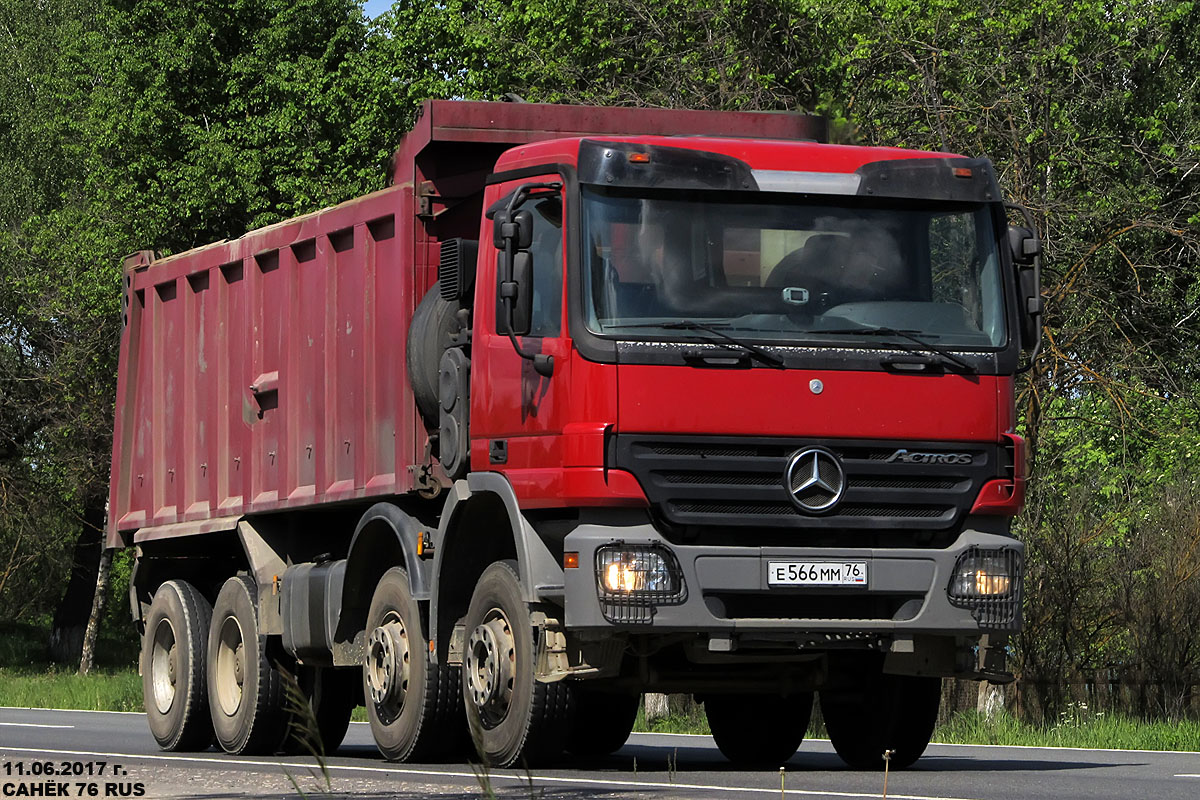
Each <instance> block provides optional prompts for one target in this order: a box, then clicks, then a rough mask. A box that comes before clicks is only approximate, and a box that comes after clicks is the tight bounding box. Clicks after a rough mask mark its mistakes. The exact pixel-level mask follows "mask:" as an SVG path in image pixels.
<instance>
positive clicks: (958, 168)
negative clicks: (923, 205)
mask: <svg viewBox="0 0 1200 800" xmlns="http://www.w3.org/2000/svg"><path fill="white" fill-rule="evenodd" d="M856 173H857V174H858V176H859V177H860V178H861V181H860V183H859V185H858V194H860V195H867V196H870V197H901V198H912V199H918V200H949V201H952V202H964V203H990V202H994V201H996V200H999V199H1000V187H999V186H998V185H997V184H996V177H995V170H993V169H992V162H991V161H989V160H988V159H986V158H897V159H890V160H888V161H873V162H871V163H870V164H863V165H862V166H861V167H859V168H858V170H857V171H856Z"/></svg>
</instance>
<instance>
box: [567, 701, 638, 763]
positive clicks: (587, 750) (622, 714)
mask: <svg viewBox="0 0 1200 800" xmlns="http://www.w3.org/2000/svg"><path fill="white" fill-rule="evenodd" d="M574 694H575V697H574V701H575V713H574V714H573V715H572V717H573V718H572V720H571V734H570V736H568V737H567V751H568V752H570V753H574V754H575V755H577V756H606V755H608V754H609V753H615V752H616V751H617V750H620V749H621V746H622V745H624V744H625V742H626V740H627V739H629V732H630V731H632V730H633V723H634V721H635V720H636V719H637V712H638V704H639V702H640V701H641V695H637V694H613V693H609V692H598V691H596V690H594V689H585V688H582V687H579V686H576V687H574Z"/></svg>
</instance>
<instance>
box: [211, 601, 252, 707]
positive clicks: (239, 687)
mask: <svg viewBox="0 0 1200 800" xmlns="http://www.w3.org/2000/svg"><path fill="white" fill-rule="evenodd" d="M214 671H215V675H216V681H215V683H216V686H215V687H214V689H215V690H216V695H217V704H218V705H219V706H220V707H221V711H222V712H223V713H224V714H225V715H226V716H230V717H232V716H233V715H234V714H236V713H237V712H238V709H239V708H240V707H241V705H242V692H243V690H244V689H245V682H246V640H245V638H244V637H243V636H242V626H241V625H240V624H239V623H238V621H237V618H236V617H234V616H233V615H230V616H227V617H226V618H225V619H224V620H223V621H222V622H221V627H220V629H219V631H218V639H217V663H216V666H215V670H214Z"/></svg>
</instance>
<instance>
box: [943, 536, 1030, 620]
mask: <svg viewBox="0 0 1200 800" xmlns="http://www.w3.org/2000/svg"><path fill="white" fill-rule="evenodd" d="M1023 567H1024V556H1023V555H1022V553H1021V551H1020V550H1018V549H1015V548H1010V547H1003V548H995V549H988V550H985V549H982V548H979V547H972V548H969V549H968V550H967V551H966V552H965V553H963V554H962V555H960V556H959V557H958V561H957V562H955V564H954V574H953V575H952V576H951V577H950V585H949V587H947V594H948V595H949V596H950V602H951V603H952V604H954V605H956V606H958V607H960V608H969V609H971V612H972V616H974V617H975V619H976V620H977V621H978V622H979V624H980V626H982V627H991V628H1004V627H1014V626H1016V624H1017V622H1018V620H1019V619H1020V611H1021V573H1022V570H1023Z"/></svg>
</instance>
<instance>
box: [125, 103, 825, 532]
mask: <svg viewBox="0 0 1200 800" xmlns="http://www.w3.org/2000/svg"><path fill="white" fill-rule="evenodd" d="M613 133H631V134H649V133H681V134H690V135H698V134H720V135H726V136H760V137H770V138H819V137H820V135H821V133H822V128H821V126H820V122H819V121H818V120H814V119H813V118H810V117H803V116H799V115H786V114H784V115H770V114H767V115H763V114H748V113H730V114H725V113H713V112H692V111H684V112H677V111H666V110H644V109H599V108H588V107H573V106H552V105H537V104H507V103H475V102H451V101H430V102H426V103H425V105H424V106H423V107H422V110H421V114H420V115H419V117H418V119H417V123H416V125H415V126H414V128H413V130H412V131H411V132H410V133H409V134H408V135H407V136H405V137H404V139H403V140H402V142H401V145H400V148H399V149H398V150H397V152H396V157H395V167H394V173H393V175H392V178H393V185H392V186H390V187H388V188H387V189H384V190H382V191H379V192H375V193H373V194H370V195H366V196H363V197H360V198H356V199H354V200H351V201H348V202H346V203H343V204H341V205H338V206H334V207H332V208H327V209H324V210H321V211H318V212H315V213H312V214H307V215H304V216H302V217H297V218H294V219H290V220H286V221H284V222H280V223H278V224H275V225H272V226H269V227H267V228H262V229H260V230H256V231H252V232H250V233H247V234H245V235H243V236H241V237H240V238H237V239H232V240H226V241H221V242H216V243H214V244H210V245H206V246H203V247H200V248H197V249H194V250H190V251H187V252H184V253H180V254H177V255H174V256H170V257H168V258H162V259H156V258H155V257H154V255H153V253H151V252H150V251H142V252H140V253H137V254H134V255H133V256H130V257H129V258H128V259H126V262H125V279H126V285H125V323H126V324H125V328H124V331H123V333H122V338H121V350H120V368H119V374H118V382H117V400H116V422H115V431H114V442H113V459H112V476H111V489H110V501H109V523H108V539H107V541H108V544H109V546H117V545H120V544H123V543H124V544H129V543H131V542H135V541H142V540H145V539H150V538H160V537H166V536H173V535H182V534H188V533H198V532H202V531H205V530H214V529H222V528H231V527H233V525H234V524H235V522H236V520H237V519H238V518H240V517H243V516H245V515H247V514H254V513H258V512H272V511H279V510H285V509H296V508H302V507H305V506H312V505H317V504H324V503H334V502H342V501H351V500H358V499H363V498H367V497H372V496H380V495H389V494H400V493H404V492H409V491H412V490H414V489H415V488H416V475H415V472H414V469H413V467H414V465H420V464H421V463H422V462H423V461H424V460H425V448H426V444H427V437H426V432H425V428H424V425H423V424H422V423H421V421H420V419H419V417H418V415H417V412H416V408H415V404H414V402H413V399H412V393H411V391H410V389H409V387H408V385H407V378H406V374H405V357H404V354H405V346H406V343H407V336H408V326H409V321H410V319H411V317H412V314H413V310H414V309H415V307H416V305H417V303H418V302H419V301H420V299H421V297H422V296H423V295H424V293H425V291H426V290H427V289H428V287H430V286H431V285H432V284H433V282H434V281H435V280H436V268H437V247H438V244H439V242H440V241H441V240H443V239H446V238H451V237H455V236H464V237H469V238H475V237H476V236H477V235H478V231H479V224H480V218H481V214H482V189H483V186H484V182H485V181H486V178H487V176H488V174H489V173H490V172H491V169H492V167H493V166H494V165H495V163H496V159H497V158H498V157H499V156H500V154H501V153H503V152H504V151H505V150H506V149H508V148H510V147H513V146H515V145H519V144H522V143H526V142H531V141H536V140H543V139H550V138H559V137H565V136H572V135H587V134H613Z"/></svg>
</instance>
